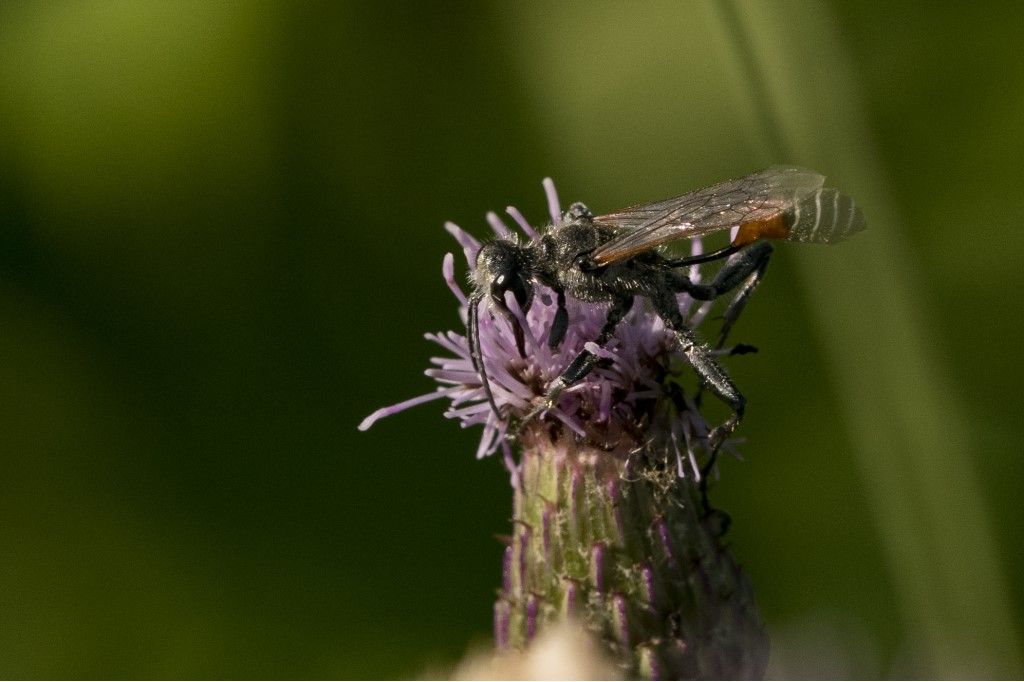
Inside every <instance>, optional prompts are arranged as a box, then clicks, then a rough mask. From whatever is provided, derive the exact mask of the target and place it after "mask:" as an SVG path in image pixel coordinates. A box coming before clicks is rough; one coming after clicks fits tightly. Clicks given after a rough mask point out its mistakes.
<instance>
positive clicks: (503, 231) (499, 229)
mask: <svg viewBox="0 0 1024 682" xmlns="http://www.w3.org/2000/svg"><path fill="white" fill-rule="evenodd" d="M487 224H488V225H490V226H491V229H492V230H494V234H495V236H497V237H498V238H499V239H508V238H509V237H511V236H512V233H511V232H510V231H509V229H508V225H506V224H505V223H503V222H501V218H499V217H498V214H497V213H495V212H494V211H488V212H487Z"/></svg>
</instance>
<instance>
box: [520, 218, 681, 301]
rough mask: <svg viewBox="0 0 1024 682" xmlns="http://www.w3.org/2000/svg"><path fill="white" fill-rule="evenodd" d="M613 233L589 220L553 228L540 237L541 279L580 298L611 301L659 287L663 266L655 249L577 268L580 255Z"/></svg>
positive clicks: (646, 293) (595, 246)
mask: <svg viewBox="0 0 1024 682" xmlns="http://www.w3.org/2000/svg"><path fill="white" fill-rule="evenodd" d="M613 236H614V233H613V232H612V231H611V230H608V229H607V228H603V227H600V226H598V225H595V224H594V223H592V222H590V221H589V220H580V221H574V222H571V223H566V224H564V225H559V226H557V227H555V228H553V229H552V230H551V231H550V232H549V233H548V234H546V235H544V237H543V238H542V239H541V245H540V246H541V248H540V253H541V255H540V261H541V262H540V263H538V265H539V266H540V267H539V268H538V269H539V270H541V271H542V272H543V273H544V276H543V279H546V280H548V281H549V282H550V283H552V284H556V285H557V286H559V287H561V288H562V289H564V290H565V291H566V293H568V294H569V295H570V296H572V297H574V298H577V299H579V300H581V301H612V300H617V299H621V298H622V297H623V296H630V295H640V296H643V295H649V294H650V293H651V292H653V291H656V290H658V289H660V288H661V286H662V282H661V279H662V277H663V276H664V275H663V273H664V267H663V266H661V265H660V263H661V261H662V259H661V257H660V256H659V255H658V254H657V253H656V252H653V251H651V252H648V253H646V254H643V255H641V256H638V257H635V258H631V259H628V260H625V261H622V262H619V263H614V264H612V265H610V266H608V267H605V268H599V269H597V270H593V271H591V272H585V271H583V270H581V269H580V267H579V265H578V261H579V259H580V256H582V255H585V254H587V253H589V252H590V251H592V250H594V249H595V248H597V247H598V246H600V245H601V244H604V243H605V242H607V241H608V240H609V239H611V238H612V237H613Z"/></svg>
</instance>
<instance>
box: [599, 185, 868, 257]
mask: <svg viewBox="0 0 1024 682" xmlns="http://www.w3.org/2000/svg"><path fill="white" fill-rule="evenodd" d="M824 182H825V176H823V175H820V174H818V173H815V172H814V171H809V170H805V169H802V168H793V167H786V166H773V167H771V168H768V169H766V170H763V171H761V172H759V173H754V174H752V175H747V176H745V177H742V178H738V179H736V180H727V181H726V182H722V183H719V184H717V185H712V186H710V187H705V188H704V189H699V190H697V191H695V192H690V193H689V194H684V195H682V196H679V197H674V198H672V199H665V200H663V201H656V202H653V203H649V204H639V205H637V206H632V207H630V208H626V209H623V210H621V211H617V212H615V213H609V214H607V215H602V216H598V217H596V218H594V222H595V223H598V224H601V225H604V226H606V227H610V228H612V229H613V230H615V231H616V232H618V233H619V234H618V236H616V237H614V238H612V239H611V240H610V241H608V242H606V243H605V244H602V245H601V246H599V247H598V248H597V249H595V251H594V252H593V253H592V254H591V258H592V259H593V260H594V262H595V263H597V264H598V265H608V264H610V263H614V262H616V261H619V260H623V259H625V258H630V257H632V256H635V255H637V254H638V253H641V252H643V251H647V250H649V249H653V248H655V247H658V246H661V245H663V244H667V243H669V242H673V241H676V240H678V239H687V238H691V237H699V236H702V235H707V234H711V233H714V232H718V231H721V230H726V229H729V228H732V227H738V226H742V225H747V224H751V225H754V224H765V225H767V224H770V223H772V221H779V220H781V221H782V223H781V227H782V228H783V229H784V235H785V236H784V238H785V239H788V240H790V241H807V242H820V243H832V242H835V241H839V240H840V239H843V238H845V237H846V236H848V235H850V234H852V233H853V232H857V231H859V230H861V229H863V228H864V216H863V214H861V212H860V209H859V208H857V206H856V205H855V204H854V203H853V200H852V199H850V198H849V197H847V196H846V195H844V194H841V193H839V191H838V190H835V189H832V188H825V187H823V185H824ZM776 227H778V226H776ZM766 234H767V233H766ZM782 235H783V232H781V231H779V230H777V231H776V232H774V233H772V234H771V236H774V237H780V236H782Z"/></svg>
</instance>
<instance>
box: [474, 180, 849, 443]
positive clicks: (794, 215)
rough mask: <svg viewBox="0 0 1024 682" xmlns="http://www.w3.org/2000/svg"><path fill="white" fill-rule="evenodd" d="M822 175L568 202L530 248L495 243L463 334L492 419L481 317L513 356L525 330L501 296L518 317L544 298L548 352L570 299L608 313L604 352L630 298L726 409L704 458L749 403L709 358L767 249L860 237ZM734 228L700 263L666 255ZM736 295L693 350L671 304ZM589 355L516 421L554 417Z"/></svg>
mask: <svg viewBox="0 0 1024 682" xmlns="http://www.w3.org/2000/svg"><path fill="white" fill-rule="evenodd" d="M824 183H825V176H823V175H820V174H818V173H815V172H813V171H809V170H805V169H801V168H793V167H783V166H774V167H771V168H768V169H766V170H763V171H761V172H758V173H753V174H751V175H747V176H745V177H742V178H738V179H735V180H728V181H726V182H722V183H719V184H716V185H711V186H710V187H705V188H703V189H699V190H696V191H694V192H690V193H689V194H684V195H682V196H678V197H674V198H671V199H665V200H662V201H655V202H651V203H644V204H638V205H635V206H631V207H629V208H625V209H622V210H620V211H615V212H613V213H608V214H605V215H599V216H595V215H593V214H592V213H591V212H590V210H589V209H588V208H587V207H586V206H585V205H583V204H581V203H576V204H573V205H572V206H571V207H570V208H569V210H568V211H566V212H565V213H564V214H563V215H562V217H561V220H559V221H557V222H555V223H553V224H551V225H548V226H547V227H546V228H544V229H543V230H542V234H541V235H540V236H539V237H538V238H535V239H532V240H530V241H529V242H527V243H519V242H517V241H513V240H511V239H497V240H494V241H491V242H488V243H486V244H485V245H484V246H483V247H481V249H480V251H479V253H478V254H477V257H476V271H475V273H474V276H473V293H472V295H471V297H470V299H469V302H468V305H469V313H468V333H469V345H470V355H471V357H472V361H473V366H474V368H475V369H476V371H477V373H478V374H479V375H480V378H481V383H482V384H483V386H484V391H485V393H486V395H487V399H488V401H489V402H490V404H491V407H492V409H494V411H495V415H496V416H497V417H499V418H502V415H500V414H498V408H497V406H496V404H495V401H494V396H493V394H492V392H491V387H490V383H489V381H488V378H487V371H486V369H485V367H484V362H483V357H482V352H481V343H480V322H479V320H480V314H481V312H480V308H481V304H482V303H483V302H485V301H486V303H487V305H488V307H489V308H490V309H491V310H492V312H493V311H497V312H499V313H500V314H504V315H507V316H508V317H509V319H510V320H511V321H512V323H513V324H512V326H513V330H514V332H515V335H516V340H517V343H518V345H519V348H520V352H522V348H523V342H522V329H521V328H520V327H519V326H518V322H517V321H516V319H515V317H514V316H513V315H511V311H510V310H509V309H508V304H507V303H506V295H507V294H508V293H510V292H511V294H512V296H513V297H514V298H515V301H516V302H517V303H518V305H519V306H520V308H521V309H522V310H523V311H524V312H525V311H526V310H527V309H528V308H529V307H530V303H531V301H532V300H533V292H534V286H535V285H537V284H541V285H543V286H546V287H548V288H550V289H551V290H552V291H553V292H554V294H555V297H556V300H557V308H556V313H555V317H554V320H553V322H552V324H551V327H550V329H549V331H548V337H547V342H548V344H549V345H550V346H551V347H552V348H554V347H557V346H558V345H559V344H560V343H561V342H562V339H563V338H564V337H565V334H566V330H567V329H568V327H569V315H568V312H567V309H566V306H565V301H566V297H567V296H571V297H574V298H576V299H579V300H581V301H590V302H607V303H610V304H611V305H610V306H609V309H608V316H607V319H606V321H605V324H604V327H603V328H602V329H601V332H600V333H599V334H598V336H597V338H596V339H594V342H595V343H596V344H597V345H598V346H600V347H603V346H604V345H605V344H607V343H608V341H609V340H610V339H611V337H612V335H613V333H614V332H615V328H616V327H617V326H618V324H619V322H620V321H621V320H622V318H623V317H625V315H626V314H627V313H628V312H629V310H630V309H631V308H632V306H633V303H634V300H635V299H636V298H638V297H640V298H643V299H646V300H647V301H648V302H649V304H650V306H651V308H652V309H653V311H654V312H655V313H656V314H657V315H658V316H659V317H661V319H662V320H663V321H664V323H665V326H666V327H667V328H668V329H669V330H670V331H671V332H672V334H673V335H674V336H675V338H676V340H677V342H678V344H679V349H680V351H681V352H682V355H683V356H684V357H685V358H686V360H687V361H688V363H689V364H690V366H691V367H693V369H694V371H695V372H696V373H697V376H698V378H699V379H700V382H701V385H702V386H704V387H707V389H708V390H710V391H711V393H712V394H714V395H715V396H716V397H717V398H718V399H719V400H721V401H722V402H723V403H725V404H726V405H727V406H728V407H729V409H730V410H731V414H730V416H729V417H728V418H727V419H726V420H725V421H724V422H723V423H722V424H720V425H718V426H716V427H715V428H714V429H713V430H712V431H711V433H710V434H709V436H708V447H709V450H710V452H711V457H712V458H713V457H714V455H715V454H716V453H717V451H718V448H719V447H720V446H721V444H722V442H723V441H724V440H725V439H726V438H727V437H728V436H729V434H731V433H732V432H733V431H734V430H735V429H736V427H737V426H738V425H739V423H740V421H741V420H742V419H743V414H744V410H745V407H746V399H745V398H744V397H743V395H742V394H741V393H740V391H739V390H738V389H737V388H736V385H735V384H734V383H733V381H732V379H731V378H730V377H729V375H728V373H727V372H726V371H725V369H724V368H723V367H722V365H721V364H720V363H719V362H718V360H717V359H716V354H715V353H714V350H715V349H716V348H720V347H721V345H722V343H723V342H724V340H725V337H726V335H727V334H728V332H729V330H730V328H731V327H732V325H733V324H734V323H735V321H736V319H737V317H738V316H739V314H740V312H741V311H742V310H743V307H744V306H745V305H746V303H747V300H748V299H749V298H750V295H751V294H752V293H753V292H754V290H755V289H756V288H757V285H758V284H759V283H760V281H761V279H762V278H763V276H764V273H765V270H766V268H767V266H768V261H769V258H770V257H771V254H772V251H773V247H772V244H771V242H772V241H791V242H807V243H816V244H833V243H836V242H839V241H842V240H844V239H846V238H847V237H849V236H850V235H852V234H854V233H856V232H859V231H861V230H863V229H864V228H865V226H866V225H865V220H864V215H863V213H862V212H861V210H860V208H859V207H858V206H857V205H856V204H855V203H854V201H853V200H852V199H851V198H850V197H849V196H847V195H845V194H843V193H841V192H840V191H839V190H837V189H834V188H831V187H825V186H824ZM726 230H732V235H731V238H730V240H729V243H728V244H727V245H726V246H724V247H723V248H720V249H718V250H715V251H711V252H709V253H704V254H701V255H689V256H682V257H673V255H672V253H671V250H670V248H669V246H670V245H671V244H673V243H674V242H678V241H680V240H688V239H693V238H695V237H704V236H707V235H711V234H714V233H718V232H723V231H726ZM710 261H724V263H723V265H722V266H721V268H719V270H718V271H717V273H716V274H715V276H714V278H712V279H711V281H710V282H708V283H704V282H694V281H692V280H691V279H690V278H689V277H688V276H687V274H686V273H687V270H686V269H685V268H687V267H688V266H691V265H694V264H697V263H706V262H710ZM731 292H735V293H734V294H733V296H732V299H731V300H730V302H729V303H728V305H727V306H726V309H725V312H724V313H723V315H722V319H723V322H722V328H721V330H720V333H719V343H718V345H717V346H715V347H712V346H709V345H708V344H706V343H704V342H702V341H700V340H699V339H698V338H697V336H696V334H695V333H694V331H693V330H692V329H690V328H689V327H688V326H687V325H686V323H685V321H684V319H683V316H682V314H681V312H680V310H679V304H678V301H677V298H676V296H677V294H680V293H686V294H688V295H689V296H691V297H692V298H694V299H696V300H702V301H711V300H716V299H718V298H719V297H722V296H724V295H726V294H729V293H731ZM596 362H597V356H596V355H595V354H594V353H591V352H590V351H588V350H583V351H581V352H580V353H579V354H578V355H577V356H576V357H575V359H574V360H573V361H572V362H570V363H569V365H568V366H567V367H565V369H564V370H563V371H562V373H561V375H560V376H559V377H558V378H557V379H555V380H554V381H553V382H552V383H551V384H550V385H549V386H548V388H547V394H546V396H545V398H544V400H543V401H542V402H541V403H540V404H539V405H537V407H536V408H535V409H534V410H533V411H531V412H530V413H529V414H528V415H527V416H526V417H525V418H524V420H523V422H524V423H525V422H528V421H529V420H530V419H532V418H533V417H535V416H537V415H538V414H540V413H542V412H543V411H545V410H547V409H550V408H551V407H553V406H554V405H555V404H556V402H557V401H558V398H559V396H560V395H561V393H562V392H563V391H564V390H565V389H566V388H568V387H569V386H572V385H573V384H575V383H577V382H579V381H580V380H582V379H583V378H584V377H586V376H587V374H588V373H589V372H590V371H591V370H592V369H593V368H594V366H595V363H596Z"/></svg>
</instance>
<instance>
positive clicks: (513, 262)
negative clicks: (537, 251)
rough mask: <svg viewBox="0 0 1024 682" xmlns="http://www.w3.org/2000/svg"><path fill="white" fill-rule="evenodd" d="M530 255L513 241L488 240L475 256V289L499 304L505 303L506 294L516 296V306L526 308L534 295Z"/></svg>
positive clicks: (502, 305)
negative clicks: (510, 293) (509, 293)
mask: <svg viewBox="0 0 1024 682" xmlns="http://www.w3.org/2000/svg"><path fill="white" fill-rule="evenodd" d="M531 278H532V272H531V271H530V258H529V254H528V253H527V250H526V249H525V248H524V247H522V246H520V245H518V244H515V243H513V242H510V241H506V240H504V239H499V240H497V241H493V242H488V243H487V244H484V245H483V247H482V248H481V249H480V253H479V254H477V257H476V272H475V273H474V275H473V284H474V286H475V287H476V290H477V291H478V292H479V293H480V294H482V295H486V296H490V297H491V300H492V301H493V302H494V303H495V304H497V305H499V306H501V307H504V306H505V294H506V293H507V292H509V291H511V292H512V295H513V296H515V298H516V302H517V303H519V307H520V308H522V309H523V310H526V309H527V308H529V307H530V302H531V300H532V298H533V286H532V283H531V281H530V280H531Z"/></svg>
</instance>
